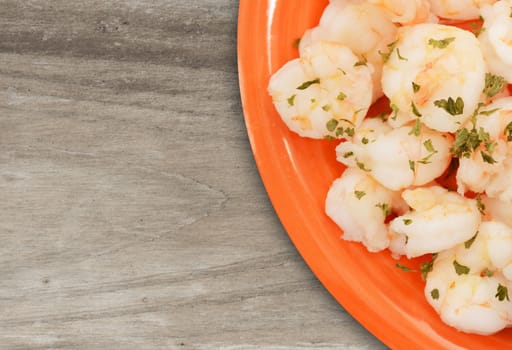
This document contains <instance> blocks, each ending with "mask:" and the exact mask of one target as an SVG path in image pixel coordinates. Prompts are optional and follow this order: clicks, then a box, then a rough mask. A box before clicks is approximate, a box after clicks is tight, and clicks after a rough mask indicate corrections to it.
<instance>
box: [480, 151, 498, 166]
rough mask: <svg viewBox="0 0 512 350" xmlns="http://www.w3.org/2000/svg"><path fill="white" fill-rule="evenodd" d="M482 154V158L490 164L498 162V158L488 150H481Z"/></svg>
mask: <svg viewBox="0 0 512 350" xmlns="http://www.w3.org/2000/svg"><path fill="white" fill-rule="evenodd" d="M480 154H481V155H482V160H483V161H484V162H486V163H489V164H494V163H497V162H496V160H495V159H494V158H493V157H492V156H491V155H490V154H489V153H487V152H484V151H481V152H480Z"/></svg>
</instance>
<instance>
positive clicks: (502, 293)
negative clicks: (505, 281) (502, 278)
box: [495, 283, 510, 301]
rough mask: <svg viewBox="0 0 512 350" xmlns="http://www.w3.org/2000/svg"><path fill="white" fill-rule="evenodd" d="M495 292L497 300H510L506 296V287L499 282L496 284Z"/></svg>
mask: <svg viewBox="0 0 512 350" xmlns="http://www.w3.org/2000/svg"><path fill="white" fill-rule="evenodd" d="M496 291H497V293H496V295H495V297H496V298H498V300H499V301H504V300H505V299H507V301H510V299H509V297H508V288H507V287H505V286H504V285H502V284H501V283H499V284H498V288H497V290H496Z"/></svg>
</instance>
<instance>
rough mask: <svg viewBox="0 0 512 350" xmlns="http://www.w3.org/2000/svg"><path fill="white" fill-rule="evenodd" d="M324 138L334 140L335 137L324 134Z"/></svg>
mask: <svg viewBox="0 0 512 350" xmlns="http://www.w3.org/2000/svg"><path fill="white" fill-rule="evenodd" d="M324 140H327V141H334V140H336V137H334V136H331V135H325V136H324Z"/></svg>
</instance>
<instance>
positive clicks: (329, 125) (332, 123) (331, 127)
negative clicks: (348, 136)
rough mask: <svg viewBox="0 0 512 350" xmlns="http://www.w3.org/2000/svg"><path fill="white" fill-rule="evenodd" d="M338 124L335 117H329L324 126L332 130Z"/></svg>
mask: <svg viewBox="0 0 512 350" xmlns="http://www.w3.org/2000/svg"><path fill="white" fill-rule="evenodd" d="M338 124H339V121H337V120H336V119H331V120H329V121H328V122H327V124H325V127H326V128H327V130H328V131H331V132H333V131H334V130H335V129H336V127H337V126H338Z"/></svg>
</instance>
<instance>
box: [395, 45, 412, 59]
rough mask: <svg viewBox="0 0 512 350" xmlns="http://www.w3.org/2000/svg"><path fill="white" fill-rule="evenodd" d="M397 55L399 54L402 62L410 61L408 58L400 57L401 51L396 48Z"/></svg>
mask: <svg viewBox="0 0 512 350" xmlns="http://www.w3.org/2000/svg"><path fill="white" fill-rule="evenodd" d="M396 54H397V56H398V59H399V60H401V61H409V60H408V59H407V58H405V57H403V56H402V55H400V49H399V48H398V47H397V48H396Z"/></svg>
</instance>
